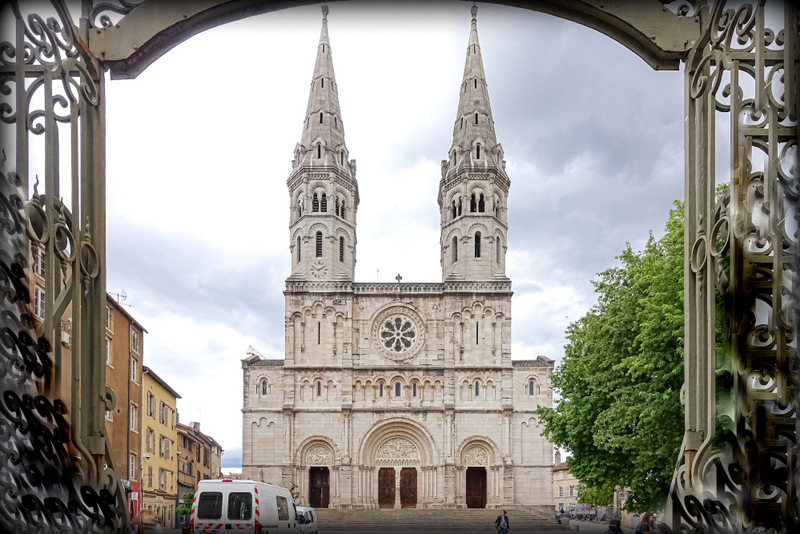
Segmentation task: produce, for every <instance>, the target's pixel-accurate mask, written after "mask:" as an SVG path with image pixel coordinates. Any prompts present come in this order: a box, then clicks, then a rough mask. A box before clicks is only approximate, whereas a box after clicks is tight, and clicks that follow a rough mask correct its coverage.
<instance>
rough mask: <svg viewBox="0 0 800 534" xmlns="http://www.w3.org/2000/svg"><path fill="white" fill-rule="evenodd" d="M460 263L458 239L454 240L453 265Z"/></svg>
mask: <svg viewBox="0 0 800 534" xmlns="http://www.w3.org/2000/svg"><path fill="white" fill-rule="evenodd" d="M457 261H458V238H457V237H454V238H453V263H455V262H457Z"/></svg>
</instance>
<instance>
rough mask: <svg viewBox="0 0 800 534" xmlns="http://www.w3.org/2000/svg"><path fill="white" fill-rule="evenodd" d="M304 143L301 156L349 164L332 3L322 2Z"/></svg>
mask: <svg viewBox="0 0 800 534" xmlns="http://www.w3.org/2000/svg"><path fill="white" fill-rule="evenodd" d="M300 144H301V145H302V146H303V147H304V148H305V150H306V154H305V156H306V157H303V155H301V156H300V157H301V159H307V158H308V156H310V159H311V160H322V161H320V162H319V163H323V164H333V163H334V159H336V163H337V164H339V165H342V164H343V163H344V164H346V163H347V149H346V147H345V144H344V125H343V124H342V116H341V111H340V109H339V95H338V86H337V84H336V75H335V74H334V71H333V57H332V54H331V45H330V39H329V37H328V6H327V5H325V4H323V5H322V30H321V32H320V36H319V45H318V47H317V59H316V63H315V64H314V75H313V76H312V78H311V91H310V93H309V96H308V107H307V108H306V120H305V122H304V124H303V134H302V136H301V139H300ZM317 145H321V148H317ZM342 152H344V156H342ZM315 163H316V161H315ZM344 166H346V165H344Z"/></svg>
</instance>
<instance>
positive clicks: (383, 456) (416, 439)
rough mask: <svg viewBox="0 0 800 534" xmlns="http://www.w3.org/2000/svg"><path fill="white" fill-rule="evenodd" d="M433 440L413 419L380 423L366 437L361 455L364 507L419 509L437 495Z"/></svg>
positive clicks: (396, 419) (397, 419)
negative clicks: (363, 474)
mask: <svg viewBox="0 0 800 534" xmlns="http://www.w3.org/2000/svg"><path fill="white" fill-rule="evenodd" d="M435 458H436V455H435V447H434V441H433V439H432V437H431V436H430V434H429V432H428V431H427V430H426V429H425V428H423V427H422V426H421V425H419V424H418V423H416V422H414V421H413V420H411V419H405V418H395V419H392V420H388V421H385V422H379V423H377V424H376V425H375V426H374V427H373V428H372V429H371V430H370V431H369V432H367V434H366V436H365V437H364V439H363V441H362V444H361V450H360V453H359V461H360V463H361V465H360V469H361V471H362V473H365V476H362V477H361V478H360V486H361V487H360V491H362V492H363V495H364V496H365V497H366V502H365V504H366V505H367V506H374V507H379V508H420V507H425V506H427V505H428V504H429V503H430V502H431V500H432V499H433V498H434V497H435V495H436V493H437V489H436V485H435V483H434V477H433V476H431V471H432V470H433V469H436V467H435V464H436V463H437V462H436V461H435Z"/></svg>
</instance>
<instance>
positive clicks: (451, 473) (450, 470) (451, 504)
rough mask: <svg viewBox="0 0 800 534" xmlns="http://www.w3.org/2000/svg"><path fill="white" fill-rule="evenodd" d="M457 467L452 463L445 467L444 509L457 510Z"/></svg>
mask: <svg viewBox="0 0 800 534" xmlns="http://www.w3.org/2000/svg"><path fill="white" fill-rule="evenodd" d="M455 495H456V466H455V465H453V464H452V463H446V464H445V465H444V507H445V508H455V507H456V501H455Z"/></svg>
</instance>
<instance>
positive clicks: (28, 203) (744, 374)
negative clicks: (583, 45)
mask: <svg viewBox="0 0 800 534" xmlns="http://www.w3.org/2000/svg"><path fill="white" fill-rule="evenodd" d="M156 3H158V2H157V0H147V1H142V2H134V1H132V0H118V3H116V4H108V3H97V4H94V3H93V2H91V0H84V1H83V3H82V12H81V15H80V18H79V19H78V24H77V25H76V24H75V22H74V19H73V17H72V14H70V13H69V12H68V10H67V7H66V4H65V2H64V1H63V0H52V4H53V7H52V13H51V14H50V16H46V15H45V14H43V13H27V12H24V11H23V9H28V8H29V6H28V4H27V3H20V2H12V3H11V4H10V7H8V9H11V13H12V15H13V33H14V35H13V36H12V37H10V38H8V39H9V40H6V41H3V42H1V43H0V95H4V97H5V99H4V100H3V101H2V102H1V103H0V119H1V120H2V121H3V122H4V123H5V124H6V126H5V129H4V130H3V137H2V144H1V145H0V148H3V154H2V158H1V159H2V162H3V163H4V168H3V171H2V181H1V182H0V183H1V184H2V190H0V233H2V239H0V288H2V308H0V317H2V322H0V328H1V330H0V331H1V332H2V336H0V381H2V386H3V392H2V400H1V401H0V466H1V467H2V469H0V473H2V475H0V509H2V510H3V514H2V515H0V523H2V527H3V529H4V530H9V531H11V530H13V531H16V532H27V531H29V530H33V529H35V530H39V529H41V528H43V529H45V530H53V531H65V532H125V531H127V529H128V514H127V510H126V500H125V493H124V490H123V488H122V485H121V482H120V480H119V479H118V477H117V476H116V474H115V471H114V466H113V464H112V459H111V458H112V456H111V454H110V451H109V446H108V440H107V436H106V431H105V423H104V412H105V411H106V410H110V409H111V408H113V406H114V397H113V394H112V393H111V391H110V390H109V389H107V388H106V386H105V367H104V351H103V341H104V337H103V335H104V332H103V330H104V322H103V319H104V316H103V312H104V306H105V280H106V278H105V276H106V273H105V234H106V232H105V161H104V158H105V91H104V72H106V71H108V70H110V71H111V72H112V77H131V76H135V75H136V74H138V72H141V70H143V69H144V68H146V66H147V65H148V64H149V63H150V62H152V61H153V60H154V58H156V57H158V56H159V55H161V54H163V53H164V52H166V51H167V50H169V49H170V48H171V47H172V46H174V45H175V44H177V43H178V42H180V41H181V40H184V39H186V38H188V37H190V36H191V35H193V34H195V33H197V32H198V31H202V30H203V29H206V28H209V27H212V26H214V25H217V24H221V23H223V22H226V21H230V20H235V19H238V18H243V17H246V16H249V15H253V14H256V13H261V12H265V11H270V10H273V9H278V8H280V7H284V6H285V5H286V4H287V3H285V2H264V1H256V0H252V1H222V0H217V1H215V0H194V1H193V2H185V3H184V2H167V3H164V2H162V3H161V5H160V6H159V9H155V8H154V5H155V4H156ZM303 3H308V2H289V4H295V5H299V4H303ZM663 3H664V2H659V1H657V0H649V2H641V3H640V2H614V3H609V4H613V5H609V6H607V7H606V6H605V4H604V3H599V2H595V1H590V0H585V1H580V0H572V1H565V2H562V3H552V2H542V3H541V5H540V4H538V3H532V4H531V5H529V6H526V7H529V8H530V9H534V10H539V11H544V12H549V13H552V14H554V15H557V16H561V17H563V18H567V19H570V20H575V21H579V22H581V23H583V24H586V25H588V26H590V27H593V28H596V29H598V30H599V31H603V32H604V33H607V34H608V35H610V36H612V37H614V38H615V39H617V40H619V41H620V42H622V43H623V44H625V45H626V46H628V47H629V48H630V49H631V50H633V51H634V52H636V53H638V54H639V55H641V56H642V57H643V58H645V59H646V60H647V61H648V62H649V63H650V64H651V65H653V66H654V67H659V68H677V66H678V60H683V61H684V63H685V73H686V83H685V93H686V97H685V102H686V108H685V114H686V117H685V119H686V146H685V149H686V214H687V215H686V240H685V244H686V251H687V252H686V260H685V266H686V267H685V297H686V322H685V326H686V333H685V335H686V356H685V369H686V380H685V385H684V390H683V398H684V401H685V406H686V424H685V437H684V442H683V448H682V451H681V455H680V458H679V460H678V465H677V467H676V472H675V478H674V481H673V484H672V489H671V495H670V510H669V512H671V514H672V519H671V522H672V526H673V529H674V530H675V531H676V532H678V531H686V532H714V531H724V532H728V531H737V532H745V531H752V530H755V529H764V530H765V531H774V532H788V531H791V530H795V531H796V530H798V529H800V502H798V487H800V469H798V462H799V461H800V452H799V451H798V435H800V433H799V431H800V422H798V418H797V415H798V407H800V406H799V405H800V390H799V389H798V384H799V383H800V371H798V369H800V363H798V346H797V345H798V341H797V337H796V336H797V332H798V321H799V320H800V304H798V284H800V278H798V277H800V247H799V246H798V235H799V231H798V222H799V218H800V206H799V205H798V204H800V171H799V170H798V154H797V151H798V148H797V140H798V139H797V120H798V104H797V87H798V85H800V76H799V75H798V68H799V67H800V63H798V58H800V38H798V32H799V30H800V11H798V8H797V6H796V4H795V3H794V2H790V1H787V2H785V4H782V9H783V12H782V17H779V18H780V20H776V21H775V22H774V24H777V25H779V26H781V27H775V28H770V27H769V25H768V22H769V21H768V17H767V14H766V12H765V2H764V1H760V2H758V3H745V4H743V5H742V6H741V7H738V8H726V2H725V1H724V0H716V1H715V2H714V4H713V6H712V7H711V8H709V7H708V6H707V5H706V3H705V2H703V1H702V0H700V1H697V2H683V3H681V2H673V3H672V4H680V5H679V6H678V7H676V8H673V11H671V12H670V11H667V8H666V7H665V6H662V4H663ZM634 4H635V5H636V7H633V5H634ZM672 4H670V5H672ZM23 6H24V7H23ZM112 18H116V20H115V21H112ZM721 113H726V114H728V116H729V119H730V156H731V157H730V168H731V171H730V176H729V177H726V179H725V182H726V183H728V188H727V191H725V192H723V193H722V195H721V197H720V198H719V199H717V197H718V195H717V194H716V193H717V191H716V182H717V180H716V166H715V150H714V149H715V146H716V139H717V137H718V135H717V132H716V126H715V125H716V119H717V116H718V114H721ZM12 139H13V140H12ZM12 147H14V148H13V149H12ZM31 161H35V162H38V163H37V166H38V165H40V164H41V165H42V169H43V171H42V172H43V174H44V177H43V183H39V178H38V176H37V177H34V178H33V180H34V182H35V184H36V185H35V188H34V191H35V194H34V195H33V196H32V197H31V198H28V191H29V181H30V180H31V177H30V167H31V165H30V162H31ZM9 169H14V170H13V171H12V170H9ZM62 172H66V173H68V174H69V176H68V180H67V181H68V183H69V184H70V190H69V191H68V194H69V196H70V197H71V201H70V203H69V205H65V204H64V203H63V202H62V201H61V200H60V199H61V196H62V192H61V191H60V189H59V187H60V183H61V182H62V180H61V179H60V173H62ZM40 187H41V189H42V192H41V193H39V188H40ZM32 248H33V249H36V248H43V249H44V250H45V256H44V257H45V258H46V260H45V262H44V266H43V273H44V278H45V280H46V287H45V291H44V296H43V300H42V302H39V303H38V304H37V303H34V302H32V298H36V297H35V296H34V297H32V295H31V292H30V280H31V269H32V261H33V259H32V257H31V254H30V251H31V250H32ZM35 305H38V306H39V311H40V315H41V318H42V321H41V322H37V321H34V320H33V316H34V309H33V308H34V306H35ZM718 307H719V309H721V310H724V314H723V315H722V316H721V317H720V319H722V320H724V325H725V328H726V332H727V334H728V336H727V337H728V343H729V349H730V350H729V351H728V353H729V354H725V355H718V354H716V353H715V338H714V336H715V324H716V321H717V308H718ZM68 310H70V311H69V313H70V315H71V317H69V319H71V321H72V339H71V341H72V356H71V358H69V360H70V361H69V365H70V367H69V369H67V367H66V362H63V361H62V359H63V358H64V355H63V354H62V348H61V345H60V343H59V342H58V341H59V339H60V332H61V330H60V329H61V321H62V319H63V318H64V317H65V313H66V312H67V311H68ZM65 372H69V374H70V376H71V377H72V379H73V380H72V387H71V388H70V389H69V391H65V390H62V389H60V386H59V385H60V384H61V383H62V378H63V376H62V373H65ZM718 382H720V383H722V386H723V389H730V390H731V391H732V397H731V398H732V402H731V404H730V406H729V407H726V406H725V404H724V402H722V401H723V399H722V398H720V399H718V398H717V385H718V384H717V383H718ZM63 399H68V400H69V402H68V403H67V402H65V401H64V400H63ZM67 406H71V407H72V408H71V409H70V410H68V409H67ZM726 410H727V411H726ZM726 414H727V415H728V416H729V417H730V421H731V424H730V425H729V427H728V428H727V429H726V430H725V431H724V432H717V428H720V429H723V428H725V427H724V425H721V424H720V421H721V419H720V416H723V415H726Z"/></svg>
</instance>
